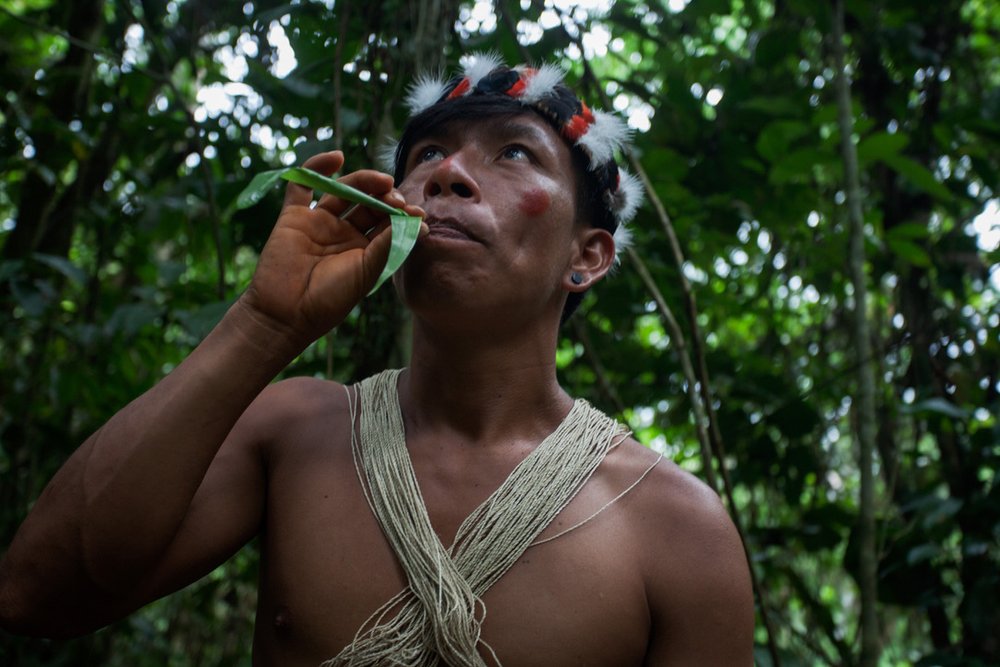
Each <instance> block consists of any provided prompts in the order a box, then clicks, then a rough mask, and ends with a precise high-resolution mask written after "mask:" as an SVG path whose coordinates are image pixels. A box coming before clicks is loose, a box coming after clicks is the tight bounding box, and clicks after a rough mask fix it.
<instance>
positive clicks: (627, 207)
mask: <svg viewBox="0 0 1000 667" xmlns="http://www.w3.org/2000/svg"><path fill="white" fill-rule="evenodd" d="M618 173H619V175H620V176H621V180H620V181H619V183H618V192H617V193H615V203H616V206H615V211H614V213H615V218H616V219H617V220H618V228H619V229H621V228H622V227H624V226H625V225H626V224H628V222H630V221H631V220H632V218H634V217H635V214H636V211H638V210H639V207H640V206H641V205H642V199H643V189H642V183H641V182H640V181H639V179H638V178H636V177H635V176H633V175H632V174H630V173H629V172H628V171H626V170H625V169H623V168H621V167H619V168H618Z"/></svg>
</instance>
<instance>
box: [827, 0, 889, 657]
mask: <svg viewBox="0 0 1000 667" xmlns="http://www.w3.org/2000/svg"><path fill="white" fill-rule="evenodd" d="M833 14H834V16H833V57H834V69H835V71H836V94H837V112H838V113H837V116H838V123H839V125H840V148H841V154H842V158H843V160H844V179H845V181H846V183H845V185H846V190H847V211H848V216H849V219H850V252H849V260H848V261H849V263H850V273H851V285H852V286H853V288H854V346H855V350H856V353H857V356H858V358H859V359H868V360H869V361H867V362H864V363H861V364H859V366H858V396H857V399H858V400H857V403H858V419H857V424H858V428H857V438H858V468H860V470H861V498H860V501H859V505H860V514H861V516H860V522H859V533H860V536H859V541H860V546H859V560H860V563H859V567H860V573H859V576H858V585H859V588H860V593H861V619H860V628H861V666H862V667H876V665H878V662H879V654H880V653H881V647H880V645H879V644H880V642H879V629H878V615H877V611H878V610H877V604H878V582H877V577H878V556H877V553H876V544H875V479H874V475H875V473H874V470H873V464H874V451H873V450H874V445H875V377H874V375H875V374H874V370H873V368H872V366H873V364H872V362H871V361H870V359H871V356H872V349H871V337H870V335H871V334H870V332H869V329H868V314H867V313H868V285H867V278H866V276H865V246H864V243H865V240H864V213H863V211H862V204H861V185H860V177H859V174H858V151H857V147H856V146H855V145H854V141H853V138H852V137H853V134H854V116H853V112H852V111H851V89H850V83H849V82H848V80H847V73H846V72H845V67H846V64H845V61H846V55H845V51H846V49H845V47H844V3H843V0H834V5H833Z"/></svg>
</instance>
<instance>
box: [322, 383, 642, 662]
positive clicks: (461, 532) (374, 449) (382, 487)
mask: <svg viewBox="0 0 1000 667" xmlns="http://www.w3.org/2000/svg"><path fill="white" fill-rule="evenodd" d="M398 374H399V371H386V372H384V373H381V374H380V375H377V376H374V377H372V378H369V379H368V380H365V381H364V382H362V383H361V384H360V385H358V390H357V391H358V395H357V396H356V397H352V395H351V393H350V392H348V396H349V400H351V402H352V405H351V413H352V416H353V417H355V418H356V411H357V409H358V401H360V407H361V429H360V430H361V434H360V437H359V436H358V434H357V429H352V439H351V446H352V449H353V452H354V456H355V466H356V467H357V468H358V476H359V480H360V481H361V486H362V488H364V489H365V493H366V496H367V498H368V503H369V505H371V508H372V512H373V513H374V514H375V516H376V518H377V519H378V521H379V523H380V524H381V526H382V530H383V532H384V533H385V536H386V538H387V539H388V541H389V543H390V545H391V546H392V548H393V550H394V551H395V553H396V556H397V558H398V559H399V562H400V564H401V566H402V568H403V570H404V571H405V573H406V577H407V580H408V584H409V585H408V586H407V588H405V589H404V590H402V591H400V592H399V593H398V594H397V595H395V596H394V597H393V598H392V599H390V600H388V601H387V602H386V603H385V604H383V605H382V606H381V607H379V608H378V609H376V610H375V612H374V613H373V614H372V615H371V616H370V617H369V618H368V620H367V621H366V622H365V623H364V624H363V625H362V626H361V628H360V629H359V630H358V633H357V635H355V637H354V640H353V641H352V642H351V643H350V644H349V645H348V646H346V647H345V648H344V649H343V650H342V651H341V652H340V653H339V654H338V655H337V656H335V657H334V658H331V659H330V660H328V661H327V662H325V663H323V665H324V667H326V666H329V667H347V666H350V667H362V666H364V667H374V666H376V665H377V666H380V667H381V666H383V665H401V666H402V665H405V666H407V667H425V666H426V667H433V666H434V665H440V664H444V665H451V666H453V667H485V665H486V662H485V661H484V660H483V658H482V656H481V655H480V653H479V650H478V648H479V647H480V646H482V647H483V648H484V650H485V651H486V652H487V653H488V654H489V655H490V656H491V657H492V659H493V663H494V664H496V665H500V660H499V658H498V657H497V655H496V653H494V651H493V649H492V648H491V647H490V646H489V645H488V644H486V643H485V642H484V641H483V640H482V638H481V637H480V631H481V627H482V622H483V619H484V618H485V615H486V608H485V606H484V605H483V602H482V600H481V599H480V596H481V595H483V593H485V592H486V591H487V590H488V589H489V588H490V586H492V585H493V584H494V583H495V582H496V581H497V580H498V579H499V578H500V577H502V576H503V574H504V573H505V572H507V570H508V569H509V568H510V567H511V566H512V565H513V564H514V563H515V562H516V561H517V559H518V558H520V556H521V555H522V554H523V553H524V551H525V550H526V549H527V548H528V547H530V546H532V543H533V542H534V540H535V538H536V537H537V536H538V535H539V533H541V532H542V530H543V529H544V528H545V527H546V526H548V525H549V523H550V522H551V521H552V520H553V519H554V518H555V516H556V515H557V514H559V512H560V511H562V509H563V508H565V507H566V505H567V504H568V503H569V502H570V501H571V500H572V499H573V497H574V496H575V495H576V494H577V492H578V491H579V490H580V488H581V487H582V486H583V485H584V483H585V482H586V481H587V480H588V479H589V478H590V476H591V475H592V474H593V472H594V470H596V468H597V466H598V465H600V463H601V461H602V460H603V459H604V457H605V455H606V454H607V453H608V452H609V451H610V450H611V449H612V448H614V447H616V446H617V445H618V444H620V442H621V441H622V440H624V438H625V437H626V436H627V432H626V431H624V429H623V428H622V427H621V425H619V424H618V423H617V422H615V421H614V420H613V419H611V418H609V417H607V416H606V415H604V414H603V413H601V412H600V411H598V410H596V409H594V408H593V407H591V406H590V405H589V404H588V403H587V402H586V401H583V400H577V401H576V402H575V403H574V405H573V408H572V409H571V410H570V412H569V414H568V415H567V416H566V418H565V419H564V420H563V422H562V424H560V425H559V427H558V428H557V429H556V430H555V431H554V432H553V433H552V434H551V435H549V436H548V437H547V438H546V439H545V440H543V441H542V443H541V444H539V445H538V447H536V448H535V450H534V451H533V452H532V453H531V454H529V455H528V456H527V457H526V458H525V459H524V460H523V461H521V463H520V464H518V465H517V467H516V468H515V469H514V471H513V472H511V474H510V475H509V476H508V477H507V479H506V480H505V481H504V482H503V484H501V485H500V487H499V488H498V489H497V490H496V491H494V492H493V494H492V495H490V497H489V498H487V499H486V501H484V502H483V504H481V505H480V506H479V507H477V508H476V509H475V510H473V512H472V513H471V514H470V515H469V516H468V517H467V518H466V519H465V521H463V522H462V525H461V526H459V529H458V532H457V533H456V536H455V541H454V542H453V543H452V545H451V547H450V548H449V549H447V550H446V549H445V548H444V546H443V545H442V544H441V541H440V540H439V539H438V537H437V535H436V533H435V532H434V529H433V528H432V527H431V522H430V518H429V517H428V515H427V509H426V506H425V504H424V501H423V497H422V495H421V493H420V487H419V485H418V484H417V480H416V476H415V474H414V472H413V466H412V463H411V461H410V458H409V453H408V451H407V449H406V437H405V432H404V426H403V418H402V414H401V411H400V408H399V400H398V396H397V393H396V380H397V376H398ZM650 469H652V467H651V468H650ZM362 471H363V472H362ZM647 472H648V471H647ZM643 477H645V475H643ZM640 480H641V478H640ZM640 480H636V483H638V481H640ZM633 486H634V484H633ZM629 488H631V487H629ZM627 491H628V489H626V492H627ZM622 495H624V492H623V494H622ZM612 502H613V501H612ZM608 504H610V503H608ZM605 507H606V506H605ZM602 509H603V508H602ZM598 511H600V510H598ZM574 527H575V526H574ZM393 612H395V614H394V615H393Z"/></svg>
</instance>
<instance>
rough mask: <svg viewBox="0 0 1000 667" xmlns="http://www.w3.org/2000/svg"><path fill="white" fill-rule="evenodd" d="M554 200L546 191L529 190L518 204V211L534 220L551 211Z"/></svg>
mask: <svg viewBox="0 0 1000 667" xmlns="http://www.w3.org/2000/svg"><path fill="white" fill-rule="evenodd" d="M551 203H552V200H551V198H550V197H549V193H547V192H545V191H544V190H528V191H527V192H525V193H524V195H523V196H522V197H521V201H520V202H518V209H520V211H521V213H523V214H524V215H525V216H527V217H529V218H534V217H536V216H539V215H541V214H542V213H545V212H546V211H548V210H549V206H550V205H551Z"/></svg>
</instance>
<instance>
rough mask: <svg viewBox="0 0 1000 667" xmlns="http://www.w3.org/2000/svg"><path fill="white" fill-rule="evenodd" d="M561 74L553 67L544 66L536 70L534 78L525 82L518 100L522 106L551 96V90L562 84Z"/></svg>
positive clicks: (559, 70)
mask: <svg viewBox="0 0 1000 667" xmlns="http://www.w3.org/2000/svg"><path fill="white" fill-rule="evenodd" d="M562 80H563V72H562V70H561V69H559V68H558V67H556V66H555V65H549V64H545V65H542V66H541V67H539V68H538V70H537V71H536V72H535V74H534V76H532V77H531V78H530V79H528V81H527V82H526V84H525V86H524V93H523V94H522V95H521V97H520V100H521V102H523V103H524V104H535V103H536V102H538V101H540V100H542V99H544V98H546V97H548V96H549V95H551V94H552V90H553V89H554V88H555V87H556V86H557V85H559V84H560V83H562Z"/></svg>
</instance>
